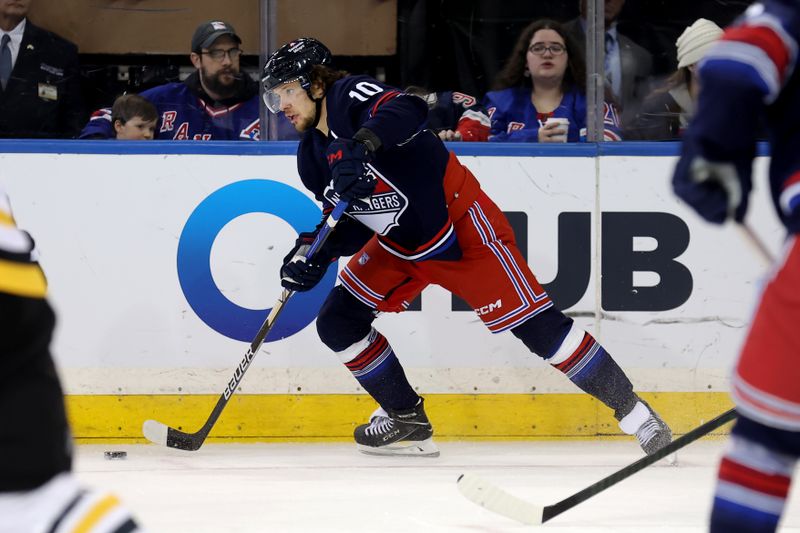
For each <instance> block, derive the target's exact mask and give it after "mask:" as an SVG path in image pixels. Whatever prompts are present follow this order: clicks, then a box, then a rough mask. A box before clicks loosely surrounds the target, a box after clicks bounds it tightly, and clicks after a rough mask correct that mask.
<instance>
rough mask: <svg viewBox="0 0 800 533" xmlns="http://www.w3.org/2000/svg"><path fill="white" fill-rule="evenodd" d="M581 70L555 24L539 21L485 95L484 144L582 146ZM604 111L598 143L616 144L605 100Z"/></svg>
mask: <svg viewBox="0 0 800 533" xmlns="http://www.w3.org/2000/svg"><path fill="white" fill-rule="evenodd" d="M585 86H586V65H585V63H584V60H583V55H582V54H581V52H580V50H579V49H578V47H577V45H576V44H575V41H574V39H572V38H571V37H570V36H569V34H568V33H566V32H565V31H564V28H563V27H562V26H561V24H559V23H557V22H554V21H552V20H547V19H542V20H537V21H535V22H533V23H531V24H529V25H528V26H527V27H526V28H525V29H524V30H522V33H521V34H520V36H519V38H518V39H517V43H516V45H514V50H513V51H512V52H511V55H510V56H509V57H508V59H507V60H506V64H505V66H504V67H503V70H501V71H500V73H499V74H498V76H497V78H496V79H495V81H494V84H493V87H494V89H495V90H493V91H490V92H488V93H486V97H485V99H484V105H485V107H486V109H487V110H488V112H489V117H491V119H492V126H491V133H490V135H489V140H490V141H511V142H537V141H538V142H565V141H566V142H576V141H585V140H586V93H585V89H584V88H585ZM606 101H607V103H606V104H605V105H604V138H605V140H610V141H615V140H620V130H619V128H620V123H619V118H618V114H617V110H616V107H615V104H614V103H613V101H612V98H611V95H610V93H609V95H608V96H607V99H606Z"/></svg>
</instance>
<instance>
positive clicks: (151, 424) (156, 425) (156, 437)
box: [142, 420, 169, 446]
mask: <svg viewBox="0 0 800 533" xmlns="http://www.w3.org/2000/svg"><path fill="white" fill-rule="evenodd" d="M168 429H169V428H168V427H167V426H165V425H164V424H162V423H161V422H156V421H155V420H145V421H144V424H142V433H144V436H145V438H146V439H147V440H149V441H150V442H152V443H154V444H160V445H161V446H166V445H167V430H168Z"/></svg>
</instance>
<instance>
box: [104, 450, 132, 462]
mask: <svg viewBox="0 0 800 533" xmlns="http://www.w3.org/2000/svg"><path fill="white" fill-rule="evenodd" d="M103 455H104V456H105V458H106V459H109V460H112V459H125V458H126V457H128V452H105V453H104V454H103Z"/></svg>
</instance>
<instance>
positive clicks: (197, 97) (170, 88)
mask: <svg viewBox="0 0 800 533" xmlns="http://www.w3.org/2000/svg"><path fill="white" fill-rule="evenodd" d="M141 96H143V97H145V98H147V99H148V100H149V101H150V102H151V103H152V104H153V105H155V106H156V110H157V111H158V122H157V123H156V129H155V135H154V138H155V139H161V140H196V141H210V140H214V141H236V140H248V141H257V140H259V139H260V138H261V121H260V105H261V100H260V98H259V95H258V83H256V82H255V81H253V80H252V79H251V78H250V77H249V76H247V75H246V74H245V75H244V76H243V77H242V79H241V81H240V82H239V87H238V88H237V91H236V94H235V95H234V96H233V97H231V98H229V99H226V100H224V101H221V102H215V101H214V100H213V99H212V98H211V97H209V96H208V95H207V94H206V93H205V91H203V88H202V86H201V85H200V80H199V75H198V73H197V72H194V73H192V74H191V75H190V76H189V77H188V78H186V80H185V81H184V82H182V83H167V84H165V85H159V86H157V87H153V88H152V89H148V90H146V91H142V93H141ZM277 120H278V121H279V123H278V124H279V127H278V136H279V138H281V139H296V138H297V137H298V136H297V134H296V133H295V131H294V127H293V126H292V125H291V123H290V122H289V121H288V120H286V118H285V117H283V116H282V115H281V116H280V117H277ZM115 137H116V133H115V131H114V126H113V124H112V123H111V109H110V108H104V109H100V110H98V111H96V112H95V113H93V114H92V117H91V119H90V120H89V123H88V124H87V125H86V127H84V129H83V131H82V132H81V134H80V136H79V138H80V139H113V138H115Z"/></svg>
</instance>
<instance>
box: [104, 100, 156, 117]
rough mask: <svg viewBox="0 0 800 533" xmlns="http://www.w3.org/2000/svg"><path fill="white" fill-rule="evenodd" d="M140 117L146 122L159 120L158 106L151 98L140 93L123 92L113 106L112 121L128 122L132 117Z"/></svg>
mask: <svg viewBox="0 0 800 533" xmlns="http://www.w3.org/2000/svg"><path fill="white" fill-rule="evenodd" d="M135 117H139V118H141V119H142V120H143V121H144V122H150V121H153V120H158V111H157V110H156V106H154V105H153V104H152V103H150V100H148V99H147V98H145V97H144V96H139V95H138V94H123V95H122V96H120V97H119V98H117V99H116V100H115V101H114V106H113V107H112V108H111V123H112V124H114V123H115V122H116V121H118V120H119V121H120V122H121V123H122V124H125V123H127V122H128V121H129V120H131V119H132V118H135Z"/></svg>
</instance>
